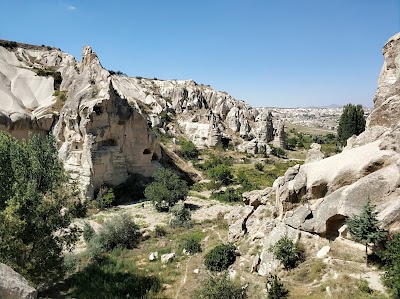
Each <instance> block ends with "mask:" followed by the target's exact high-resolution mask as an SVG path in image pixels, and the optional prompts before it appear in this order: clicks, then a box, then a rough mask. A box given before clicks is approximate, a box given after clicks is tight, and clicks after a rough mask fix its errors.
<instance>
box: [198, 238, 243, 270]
mask: <svg viewBox="0 0 400 299" xmlns="http://www.w3.org/2000/svg"><path fill="white" fill-rule="evenodd" d="M235 260H236V247H235V245H233V244H221V245H217V246H216V247H214V248H213V249H211V250H210V251H209V252H208V253H207V254H206V255H205V256H204V265H205V266H206V267H207V269H208V270H210V271H217V272H220V271H223V270H226V269H228V267H229V266H230V265H232V264H233V263H234V262H235Z"/></svg>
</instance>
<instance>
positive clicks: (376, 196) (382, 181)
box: [274, 34, 400, 239]
mask: <svg viewBox="0 0 400 299" xmlns="http://www.w3.org/2000/svg"><path fill="white" fill-rule="evenodd" d="M383 53H384V57H385V62H384V66H383V68H382V72H381V75H380V78H379V87H378V90H377V93H376V96H375V99H374V110H373V111H372V113H371V114H370V116H369V118H368V121H367V123H368V126H367V129H366V131H365V132H363V133H362V134H360V136H357V137H352V138H350V139H349V140H348V145H347V147H346V148H345V149H344V151H343V152H342V153H340V154H338V155H335V156H332V157H329V158H326V159H323V160H320V161H315V162H313V163H307V164H304V165H302V166H301V167H300V168H299V171H298V173H297V174H296V175H295V176H292V178H291V179H289V180H287V179H286V180H284V179H278V180H277V181H276V182H275V184H274V185H275V188H276V194H277V204H278V205H279V206H280V209H279V210H280V216H281V217H282V218H283V219H284V222H285V223H286V224H287V225H289V226H291V227H293V228H296V229H300V230H303V231H308V232H312V233H317V234H319V235H321V236H323V237H327V238H331V239H334V238H336V237H338V236H339V233H340V232H339V230H340V228H341V227H342V226H343V224H344V223H345V220H346V218H347V217H349V216H351V215H354V214H358V213H359V212H360V211H361V208H362V207H363V206H364V205H365V204H366V203H367V201H368V200H371V202H372V203H373V204H374V205H375V206H376V209H377V211H378V212H379V215H378V217H379V219H380V220H381V221H382V223H383V225H385V226H386V227H387V228H390V229H392V230H398V229H399V228H400V216H399V215H400V209H399V207H400V197H399V195H400V189H399V186H400V126H399V121H400V115H399V111H400V101H399V99H400V82H399V76H400V72H399V63H398V62H399V61H400V34H397V35H395V36H394V37H393V38H391V39H390V40H389V41H388V43H387V44H386V45H385V47H384V49H383ZM299 202H307V203H306V204H303V205H301V206H300V207H298V208H297V209H295V210H294V211H289V212H287V213H286V212H285V211H286V210H287V208H285V207H286V205H285V203H299Z"/></svg>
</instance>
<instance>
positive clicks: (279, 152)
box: [269, 144, 286, 158]
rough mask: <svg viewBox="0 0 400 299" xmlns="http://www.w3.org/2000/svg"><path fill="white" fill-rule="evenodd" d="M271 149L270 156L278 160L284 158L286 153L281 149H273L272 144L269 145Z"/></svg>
mask: <svg viewBox="0 0 400 299" xmlns="http://www.w3.org/2000/svg"><path fill="white" fill-rule="evenodd" d="M269 146H270V147H271V154H272V155H273V156H276V157H278V158H282V157H286V152H285V150H284V149H283V148H281V147H275V146H273V145H272V144H270V145H269Z"/></svg>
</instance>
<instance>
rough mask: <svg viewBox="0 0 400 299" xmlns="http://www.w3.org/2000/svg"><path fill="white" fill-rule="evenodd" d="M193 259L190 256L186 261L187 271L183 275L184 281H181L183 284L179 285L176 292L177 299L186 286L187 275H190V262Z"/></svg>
mask: <svg viewBox="0 0 400 299" xmlns="http://www.w3.org/2000/svg"><path fill="white" fill-rule="evenodd" d="M191 259H192V256H189V258H188V259H187V261H186V269H185V274H184V275H183V277H182V279H181V283H180V284H179V287H178V289H177V291H176V294H175V299H179V294H180V292H181V289H182V287H183V286H184V285H185V283H186V281H187V275H188V269H189V263H190V260H191Z"/></svg>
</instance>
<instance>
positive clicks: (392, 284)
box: [381, 234, 400, 299]
mask: <svg viewBox="0 0 400 299" xmlns="http://www.w3.org/2000/svg"><path fill="white" fill-rule="evenodd" d="M385 247H386V248H385V250H384V251H383V252H382V254H381V259H382V261H383V263H384V268H385V270H386V272H385V274H384V276H383V282H384V284H385V286H386V287H387V288H388V289H389V291H390V293H391V295H392V296H393V298H396V299H398V298H400V234H394V235H393V236H391V238H390V239H389V241H388V242H387V243H386V246H385Z"/></svg>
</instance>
